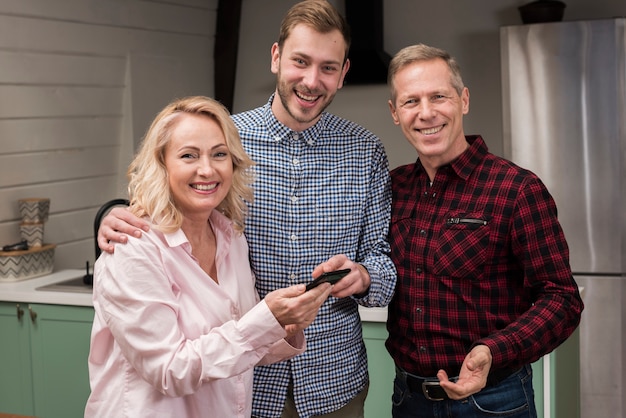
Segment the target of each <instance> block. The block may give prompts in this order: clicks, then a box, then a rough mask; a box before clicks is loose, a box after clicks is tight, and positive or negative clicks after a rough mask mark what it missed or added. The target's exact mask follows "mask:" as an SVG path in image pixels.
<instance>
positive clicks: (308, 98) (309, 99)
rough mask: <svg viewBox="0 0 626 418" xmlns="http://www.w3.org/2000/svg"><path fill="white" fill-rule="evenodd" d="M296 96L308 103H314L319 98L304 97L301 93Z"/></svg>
mask: <svg viewBox="0 0 626 418" xmlns="http://www.w3.org/2000/svg"><path fill="white" fill-rule="evenodd" d="M296 96H298V97H299V98H301V99H302V100H306V101H308V102H312V101H314V100H316V99H317V96H306V95H304V94H302V93H300V92H296Z"/></svg>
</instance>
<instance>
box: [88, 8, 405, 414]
mask: <svg viewBox="0 0 626 418" xmlns="http://www.w3.org/2000/svg"><path fill="white" fill-rule="evenodd" d="M349 46H350V35H349V29H348V27H347V24H346V22H345V20H344V19H343V18H342V17H341V15H340V14H339V13H338V12H337V11H336V10H335V9H334V8H333V7H332V6H331V5H330V4H329V3H328V2H327V1H325V0H309V1H303V2H300V3H298V4H296V5H295V6H293V7H292V8H291V9H290V10H289V11H288V12H287V14H286V16H285V18H284V19H283V22H282V24H281V29H280V34H279V39H278V41H277V42H276V43H275V44H274V45H273V46H272V49H271V70H272V72H273V73H274V74H276V90H275V92H274V94H273V95H272V96H271V97H270V99H269V101H268V103H267V104H266V105H264V106H262V107H259V108H257V109H254V110H251V111H248V112H243V113H241V114H238V115H234V116H233V120H234V121H235V124H236V125H237V127H238V129H239V133H240V135H241V140H242V143H243V145H244V147H245V149H246V151H247V153H248V154H249V155H250V157H251V158H252V160H254V161H255V163H256V167H255V174H256V180H255V183H254V190H255V195H254V202H252V203H251V204H250V205H249V208H250V213H249V216H248V219H247V224H246V237H247V239H248V242H249V245H250V258H251V264H252V267H253V270H254V272H255V274H256V286H257V289H258V291H259V294H260V295H261V297H263V296H264V295H266V294H267V293H268V292H270V291H272V290H274V289H277V288H282V287H285V286H286V285H291V284H295V283H306V282H308V281H310V280H311V277H312V276H318V275H319V274H321V273H322V272H325V271H332V270H337V269H343V268H349V269H350V270H351V272H350V273H349V274H348V275H347V276H346V277H345V278H343V279H342V280H341V281H339V282H338V283H337V284H335V285H334V289H333V291H332V295H333V297H330V298H329V299H328V300H327V301H326V303H325V304H324V305H322V307H321V309H320V311H319V314H318V316H317V319H316V320H315V321H314V322H313V324H311V326H310V327H309V328H308V329H307V330H306V331H305V333H306V338H307V351H306V352H305V353H304V354H302V355H300V356H297V357H296V358H294V359H292V360H288V361H285V362H281V363H277V364H275V365H272V366H263V367H258V368H257V369H255V380H254V396H253V413H252V415H253V416H255V417H284V418H286V417H310V416H321V417H327V418H334V417H337V418H339V417H341V418H350V417H362V416H363V405H364V401H365V397H366V395H367V387H368V373H367V357H366V353H365V345H364V343H363V340H362V334H361V322H360V317H359V313H358V305H363V306H386V305H387V304H388V303H389V301H390V300H391V297H392V295H393V291H394V288H395V279H396V272H395V268H394V266H393V263H392V261H391V259H390V258H389V245H388V243H387V241H386V238H387V233H388V225H389V217H390V210H391V190H390V187H391V186H390V177H389V172H388V170H389V167H388V162H387V157H386V155H385V152H384V148H383V146H382V144H381V142H380V140H379V139H378V138H377V137H376V136H374V135H373V134H372V133H370V132H368V131H367V130H365V129H364V128H362V127H360V126H358V125H356V124H354V123H352V122H349V121H346V120H344V119H341V118H339V117H337V116H334V115H331V114H329V113H327V112H325V109H326V107H327V106H328V105H329V104H330V103H331V102H332V100H333V98H334V96H335V94H336V93H337V90H339V89H340V88H341V87H342V85H343V80H344V77H345V75H346V73H347V71H348V68H349V65H350V63H349V60H348V59H347V56H348V48H349ZM116 217H117V218H116ZM125 222H130V223H132V224H133V225H135V227H130V226H128V225H125ZM145 226H146V225H144V224H142V223H141V222H140V221H138V220H137V219H132V218H131V217H130V216H129V214H128V213H127V212H126V211H124V210H117V211H114V212H112V215H110V216H109V217H107V218H105V220H104V221H103V224H102V227H101V230H100V233H99V243H100V247H101V248H102V249H103V250H105V251H112V245H111V244H108V243H107V240H112V241H117V242H119V241H124V239H125V237H124V236H123V234H121V233H136V232H138V230H137V229H136V227H140V228H142V227H145ZM116 230H117V231H118V232H116ZM207 303H210V301H207ZM281 414H282V415H281Z"/></svg>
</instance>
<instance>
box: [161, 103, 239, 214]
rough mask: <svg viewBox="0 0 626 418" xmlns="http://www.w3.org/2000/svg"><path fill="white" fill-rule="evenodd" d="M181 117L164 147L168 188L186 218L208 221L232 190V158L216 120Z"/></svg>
mask: <svg viewBox="0 0 626 418" xmlns="http://www.w3.org/2000/svg"><path fill="white" fill-rule="evenodd" d="M179 118H180V119H179V120H178V121H177V123H176V126H175V127H174V128H173V131H172V134H171V139H170V141H169V143H168V144H167V146H166V148H165V168H166V170H167V173H168V181H169V187H170V190H171V193H172V196H173V198H174V201H175V203H176V206H177V207H178V209H179V210H180V211H181V213H182V214H183V216H185V217H186V218H188V219H198V220H204V221H206V220H207V219H208V216H209V215H210V213H211V211H212V210H213V209H215V208H216V207H217V206H218V205H219V204H220V203H221V202H222V200H224V198H225V197H226V195H227V194H228V191H229V190H230V187H231V184H232V178H233V160H232V156H231V154H230V151H229V149H228V146H227V145H226V139H225V137H224V133H223V132H222V130H221V129H220V126H219V125H218V124H217V122H216V121H215V120H214V119H212V118H211V117H208V116H201V115H194V114H181V115H180V116H179Z"/></svg>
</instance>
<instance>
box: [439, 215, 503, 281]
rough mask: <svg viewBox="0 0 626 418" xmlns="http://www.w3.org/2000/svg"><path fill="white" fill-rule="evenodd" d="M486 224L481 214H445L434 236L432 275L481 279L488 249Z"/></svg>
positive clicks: (488, 231)
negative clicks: (435, 237)
mask: <svg viewBox="0 0 626 418" xmlns="http://www.w3.org/2000/svg"><path fill="white" fill-rule="evenodd" d="M489 221H490V220H489V219H487V218H486V217H485V216H484V214H483V213H462V212H451V213H450V214H448V216H446V217H445V219H444V221H443V222H444V224H443V225H442V226H441V228H440V230H439V236H438V237H437V249H436V251H435V254H434V257H435V259H434V263H433V271H434V273H435V274H438V275H442V276H449V277H460V278H469V279H474V280H478V279H481V278H482V273H483V269H484V265H485V262H486V257H487V250H488V246H489V235H490V231H491V227H490V224H489Z"/></svg>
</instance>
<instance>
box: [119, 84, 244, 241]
mask: <svg viewBox="0 0 626 418" xmlns="http://www.w3.org/2000/svg"><path fill="white" fill-rule="evenodd" d="M185 114H190V115H201V116H205V117H207V118H211V119H213V120H214V121H215V122H217V124H218V125H219V127H220V129H221V130H222V132H223V133H224V137H225V139H226V145H227V146H228V149H229V151H230V153H231V155H232V160H233V181H232V186H231V188H230V190H229V191H228V194H227V195H226V197H225V198H224V200H223V201H222V202H221V203H220V204H219V206H218V207H217V209H218V210H219V211H220V212H222V213H223V214H224V215H226V216H227V217H228V218H229V219H231V220H232V221H233V224H234V228H235V230H236V231H238V232H243V229H244V221H245V216H246V214H247V209H248V208H247V203H251V202H252V199H253V191H252V181H253V176H252V172H251V170H250V168H251V167H252V165H253V164H254V163H253V161H252V160H251V159H250V157H248V154H246V152H245V150H244V149H243V146H242V145H241V140H240V138H239V132H238V131H237V128H236V127H235V124H234V123H233V121H232V119H231V118H230V113H229V112H228V110H227V109H226V108H225V107H224V106H223V105H222V104H221V103H219V102H218V101H216V100H214V99H211V98H209V97H204V96H192V97H186V98H182V99H178V100H175V101H173V102H172V103H170V104H169V105H167V106H166V107H165V108H164V109H163V110H161V112H160V113H159V114H158V115H157V116H156V118H155V119H154V121H153V122H152V124H151V125H150V128H149V129H148V131H147V133H146V136H145V137H144V139H143V141H142V143H141V146H140V149H139V152H138V153H137V155H136V156H135V158H134V160H133V161H132V162H131V163H130V166H129V167H128V180H129V183H128V194H129V198H130V210H131V212H132V213H134V214H135V215H137V216H139V217H144V216H147V217H149V218H150V219H151V220H152V222H153V223H154V224H155V227H156V228H157V229H159V230H161V231H163V232H173V231H175V230H177V229H179V228H180V227H181V225H182V221H183V215H182V213H181V212H180V210H179V209H178V208H177V206H176V203H175V202H174V200H173V197H172V193H171V190H170V187H169V182H168V173H167V170H166V168H165V149H166V147H167V145H168V143H169V142H170V140H171V138H172V133H173V132H174V128H175V127H176V124H177V122H178V121H179V120H180V118H181V116H182V115H185Z"/></svg>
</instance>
